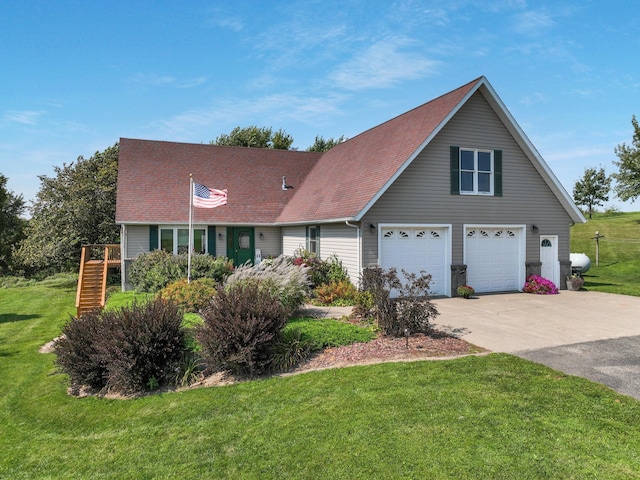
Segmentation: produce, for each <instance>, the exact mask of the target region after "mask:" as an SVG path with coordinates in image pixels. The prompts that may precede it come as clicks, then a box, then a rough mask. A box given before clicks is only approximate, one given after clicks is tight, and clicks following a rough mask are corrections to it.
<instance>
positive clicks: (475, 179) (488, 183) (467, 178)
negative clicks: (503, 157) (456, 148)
mask: <svg viewBox="0 0 640 480" xmlns="http://www.w3.org/2000/svg"><path fill="white" fill-rule="evenodd" d="M460 193H461V194H472V195H493V152H492V151H490V150H469V149H466V148H461V149H460Z"/></svg>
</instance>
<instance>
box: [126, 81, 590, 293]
mask: <svg viewBox="0 0 640 480" xmlns="http://www.w3.org/2000/svg"><path fill="white" fill-rule="evenodd" d="M118 169H119V170H118V196H117V208H116V222H117V223H118V224H120V225H121V228H122V246H121V247H122V252H123V254H122V257H123V260H122V262H123V273H124V275H123V286H124V287H125V288H127V278H128V267H129V265H130V263H131V261H132V260H133V259H134V258H135V257H136V256H137V255H139V254H141V253H144V252H148V251H151V250H154V249H157V248H162V249H165V250H168V251H170V252H173V253H179V252H182V251H186V249H187V245H188V236H189V235H188V217H189V201H190V187H189V185H190V183H189V178H190V174H193V178H194V180H195V181H196V182H198V183H201V184H203V185H206V186H208V187H210V188H216V189H227V190H228V204H227V205H226V206H223V207H219V208H215V209H198V208H196V209H194V220H193V224H194V238H195V243H194V248H195V250H196V251H199V252H206V253H209V254H211V255H217V256H226V257H229V258H231V259H233V260H234V262H235V263H236V264H240V263H244V262H245V261H252V262H253V261H256V260H259V259H260V258H261V257H265V256H267V255H270V256H277V255H280V254H285V255H293V254H294V252H296V251H297V250H299V249H307V250H310V251H313V252H315V253H316V254H318V255H319V256H320V257H321V258H323V259H326V258H328V257H330V256H332V255H337V256H338V258H340V259H341V260H342V262H343V265H344V266H345V267H346V268H347V270H348V272H349V274H350V276H351V278H352V279H353V280H354V282H357V280H358V277H359V273H360V272H361V270H362V269H363V268H365V267H367V266H372V265H380V266H382V267H384V268H389V267H396V268H397V269H398V270H400V269H405V270H407V271H411V272H419V271H420V270H424V271H426V272H428V273H430V274H431V275H432V288H431V291H432V294H433V295H443V296H452V295H455V289H456V287H457V286H458V285H461V284H469V285H471V286H473V287H474V288H475V290H476V292H478V293H484V292H501V291H517V290H520V289H521V288H522V286H523V285H524V282H525V278H526V277H527V275H529V274H532V273H537V274H542V275H543V276H545V277H546V278H549V279H551V280H553V281H554V282H555V283H556V284H557V285H560V286H562V285H563V283H564V282H561V281H560V279H561V278H564V277H565V276H566V275H568V274H569V273H570V270H571V263H570V260H569V230H570V226H571V225H572V224H573V223H575V222H585V219H584V217H583V215H582V214H581V213H580V211H579V210H578V208H577V207H576V205H575V204H574V203H573V201H572V199H571V197H570V196H569V195H568V194H567V192H566V190H565V189H564V188H563V187H562V185H561V184H560V182H559V181H558V179H557V178H556V177H555V175H554V174H553V172H552V171H551V169H550V168H549V166H548V165H547V164H546V162H545V161H544V160H543V158H542V157H541V156H540V154H539V153H538V152H537V150H536V149H535V147H534V146H533V145H532V143H531V141H530V140H529V139H528V138H527V136H526V135H525V134H524V132H523V131H522V129H521V128H520V127H519V126H518V124H517V123H516V121H515V120H514V118H513V117H512V115H511V114H510V113H509V111H508V110H507V108H506V106H505V105H504V104H503V102H502V100H501V99H500V98H499V97H498V95H497V94H496V92H495V91H494V89H493V87H492V86H491V85H490V83H489V82H488V81H487V79H486V78H485V77H480V78H478V79H476V80H473V81H472V82H470V83H467V84H466V85H463V86H461V87H459V88H457V89H456V90H453V91H451V92H449V93H447V94H445V95H442V96H440V97H438V98H436V99H434V100H431V101H430V102H428V103H425V104H423V105H421V106H419V107H417V108H415V109H413V110H411V111H409V112H406V113H404V114H402V115H399V116H397V117H395V118H393V119H391V120H389V121H387V122H385V123H382V124H381V125H378V126H376V127H373V128H371V129H369V130H367V131H365V132H363V133H361V134H359V135H357V136H355V137H353V138H351V139H349V140H347V141H345V142H344V143H341V144H339V145H337V146H335V147H334V148H332V149H331V150H329V151H328V152H326V153H311V152H299V151H286V150H268V149H253V148H244V147H225V146H215V145H206V144H186V143H174V142H163V141H149V140H133V139H126V138H123V139H121V141H120V158H119V167H118Z"/></svg>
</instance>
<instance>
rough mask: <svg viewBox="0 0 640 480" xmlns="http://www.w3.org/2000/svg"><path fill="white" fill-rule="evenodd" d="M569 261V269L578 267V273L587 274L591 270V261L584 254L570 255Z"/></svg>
mask: <svg viewBox="0 0 640 480" xmlns="http://www.w3.org/2000/svg"><path fill="white" fill-rule="evenodd" d="M569 260H571V268H577V267H579V268H580V273H585V272H588V271H589V269H590V268H591V259H590V258H589V257H587V256H586V255H585V254H584V253H571V254H569Z"/></svg>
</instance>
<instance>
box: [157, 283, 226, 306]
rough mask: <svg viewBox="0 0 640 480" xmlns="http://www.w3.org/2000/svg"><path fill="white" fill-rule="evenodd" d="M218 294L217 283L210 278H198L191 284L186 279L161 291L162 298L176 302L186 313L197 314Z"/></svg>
mask: <svg viewBox="0 0 640 480" xmlns="http://www.w3.org/2000/svg"><path fill="white" fill-rule="evenodd" d="M215 294H216V283H215V281H214V280H212V279H210V278H198V279H196V280H192V281H191V283H189V282H188V281H187V279H186V278H183V279H180V280H178V281H176V282H173V283H170V284H169V285H167V286H166V287H164V288H163V289H162V290H160V293H159V295H160V297H161V298H163V299H164V300H171V301H173V302H175V303H176V304H177V305H178V307H179V308H180V309H181V310H182V311H183V312H185V313H187V312H190V313H197V312H198V311H199V310H200V309H202V308H203V307H204V306H205V305H206V304H207V303H209V302H210V301H211V298H212V297H213V296H214V295H215Z"/></svg>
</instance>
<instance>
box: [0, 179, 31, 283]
mask: <svg viewBox="0 0 640 480" xmlns="http://www.w3.org/2000/svg"><path fill="white" fill-rule="evenodd" d="M6 186H7V177H5V176H4V175H2V174H1V173H0V275H5V274H6V273H8V272H9V271H10V270H11V268H12V253H13V250H14V248H15V247H16V245H17V244H18V243H19V242H20V241H21V240H22V239H23V238H24V227H25V224H26V220H24V219H23V218H21V217H20V215H22V214H23V213H24V212H25V205H24V199H23V198H22V195H15V194H14V193H13V192H12V191H9V190H7V187H6Z"/></svg>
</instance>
